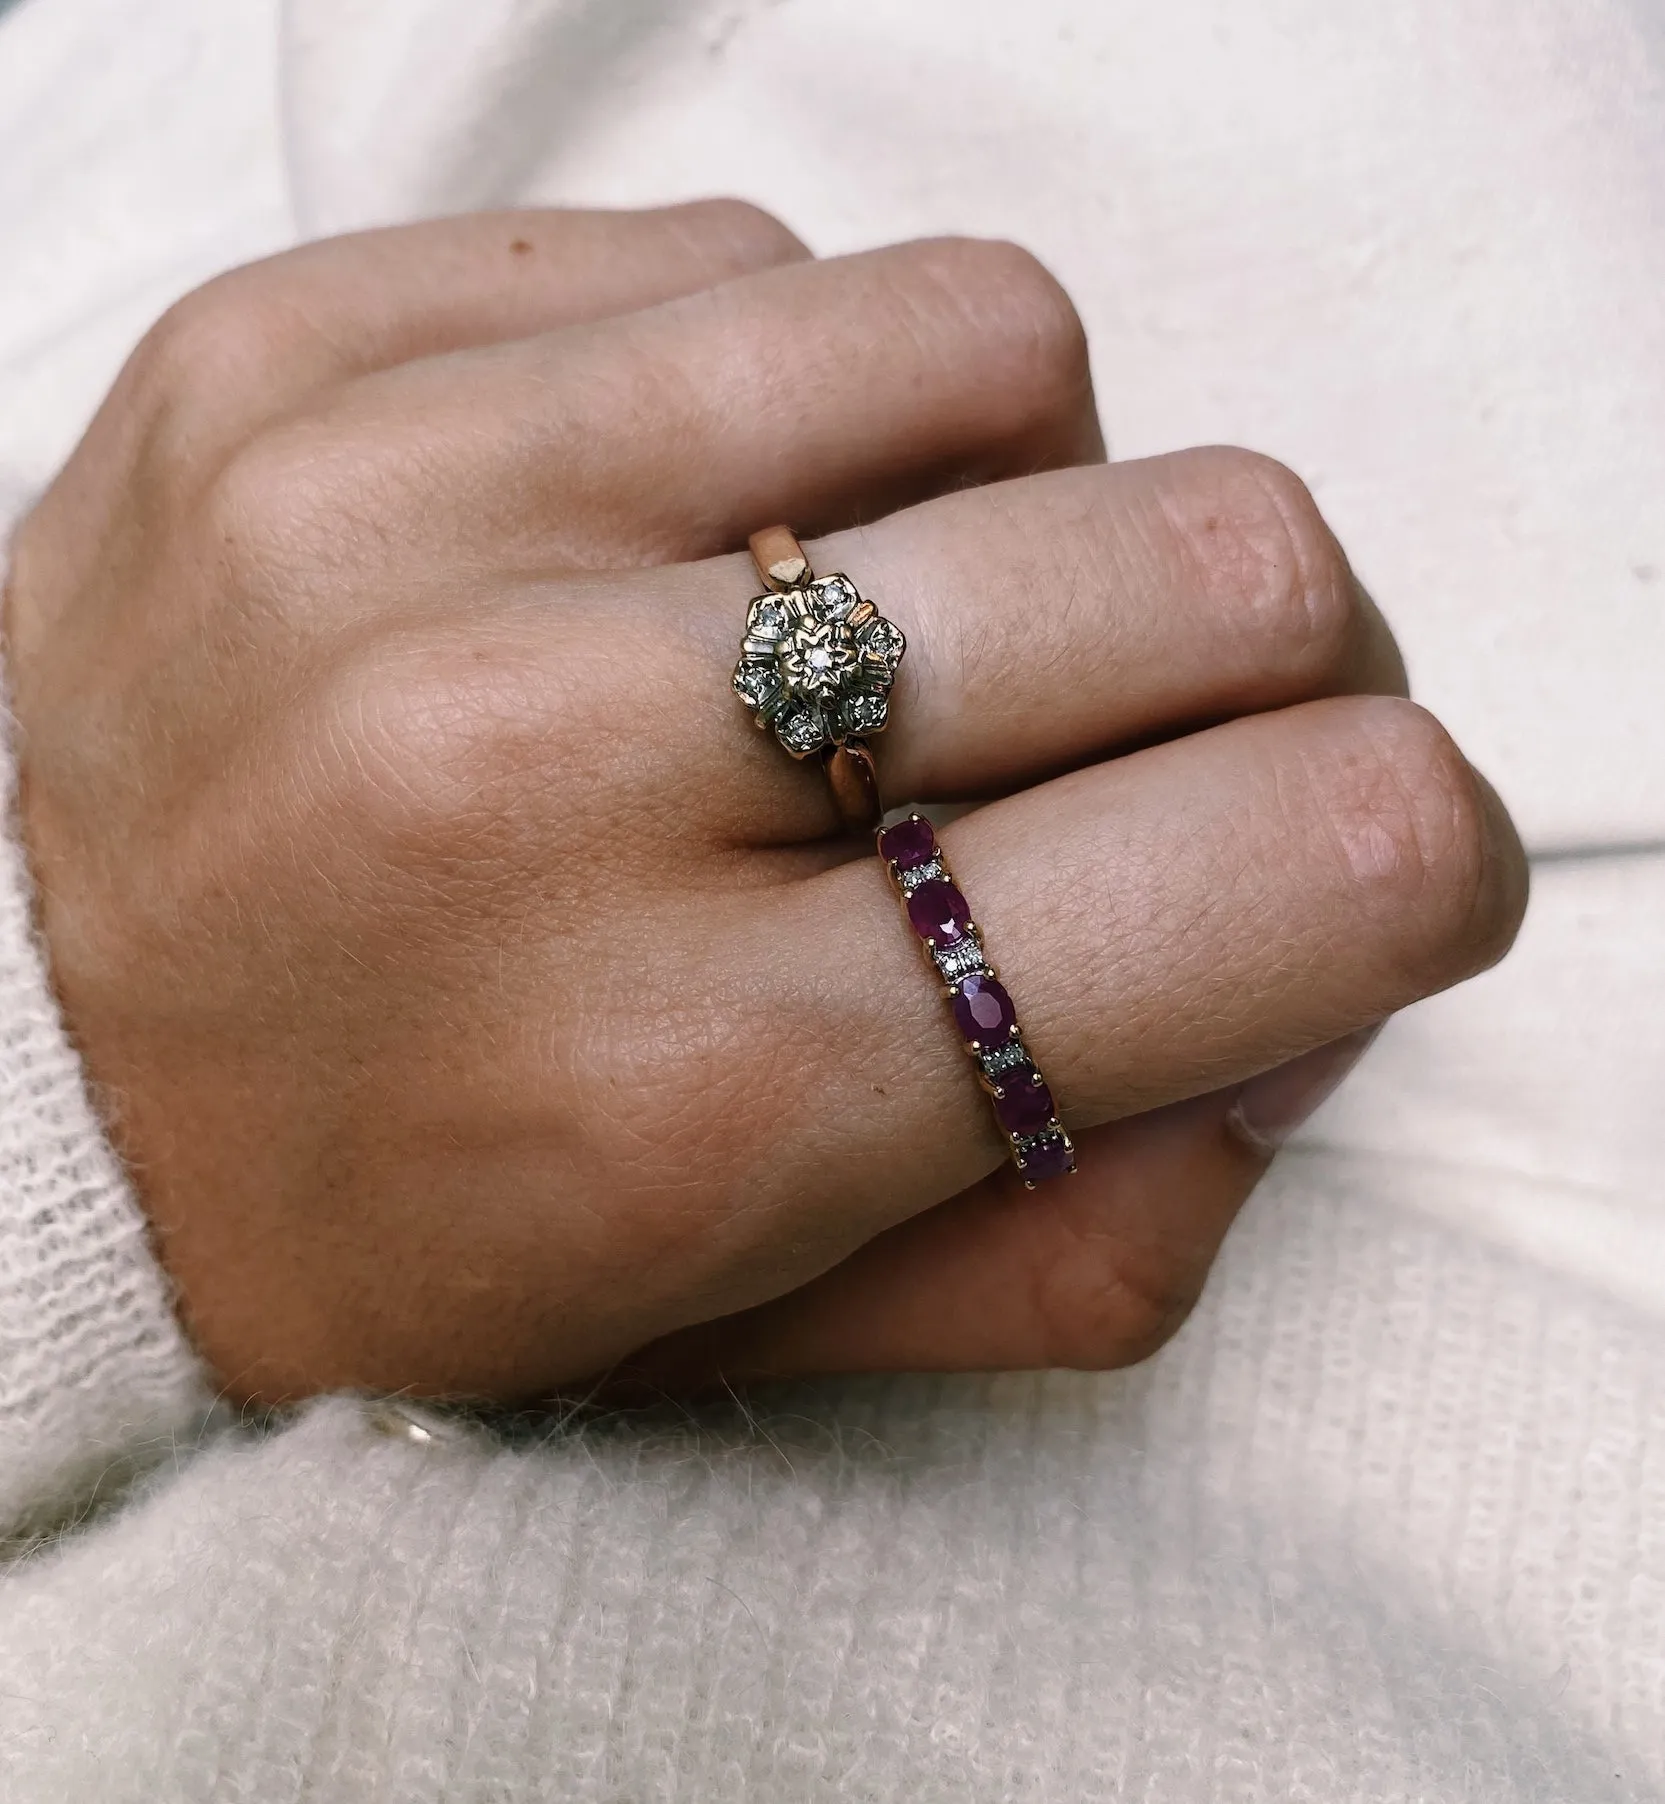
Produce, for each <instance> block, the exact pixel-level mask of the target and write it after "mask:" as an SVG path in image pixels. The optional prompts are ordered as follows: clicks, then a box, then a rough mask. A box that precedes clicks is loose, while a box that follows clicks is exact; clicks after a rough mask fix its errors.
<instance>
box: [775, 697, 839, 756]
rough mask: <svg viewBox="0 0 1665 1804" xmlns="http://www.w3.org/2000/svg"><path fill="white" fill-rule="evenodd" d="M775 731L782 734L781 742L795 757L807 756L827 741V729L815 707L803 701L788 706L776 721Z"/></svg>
mask: <svg viewBox="0 0 1665 1804" xmlns="http://www.w3.org/2000/svg"><path fill="white" fill-rule="evenodd" d="M775 731H776V732H777V733H778V734H779V735H780V742H781V744H782V745H784V746H785V747H786V749H787V750H788V751H789V752H791V753H792V755H793V756H794V757H795V758H805V757H808V755H809V754H810V753H811V752H813V751H816V750H818V749H819V748H820V747H821V746H822V745H823V744H824V743H825V742H826V737H827V729H826V726H825V724H824V722H823V721H822V719H821V715H820V712H819V711H818V710H817V709H815V708H810V707H806V706H805V705H804V704H803V703H802V702H800V703H798V704H796V705H795V706H793V707H791V708H788V709H787V711H786V712H785V713H784V714H783V715H781V717H780V719H779V720H777V721H776V722H775Z"/></svg>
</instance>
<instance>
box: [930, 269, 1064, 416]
mask: <svg viewBox="0 0 1665 1804" xmlns="http://www.w3.org/2000/svg"><path fill="white" fill-rule="evenodd" d="M919 254H920V256H921V258H922V259H923V261H924V263H925V266H926V268H927V269H928V270H929V272H930V274H931V275H932V276H933V277H934V278H935V279H936V280H937V282H938V283H939V284H941V285H942V286H944V287H946V288H947V290H948V291H949V292H950V293H951V295H952V296H953V298H954V300H955V303H956V305H957V306H959V307H960V308H961V309H962V310H963V311H964V312H965V313H966V315H967V316H968V317H969V319H970V321H971V323H972V325H973V326H974V327H975V328H976V329H977V330H978V332H979V335H980V336H981V337H982V338H984V339H985V340H986V341H988V342H989V343H990V344H992V345H994V346H996V347H998V349H999V350H1000V351H1001V352H1003V354H1004V355H1005V357H1006V358H1007V359H1009V360H1010V363H1011V365H1012V366H1013V367H1011V368H1010V369H1009V370H1007V371H1006V372H1004V373H1005V375H1006V376H1007V378H1008V379H1009V380H1011V381H1013V382H1016V383H1022V384H1023V385H1024V386H1023V390H1022V392H1025V393H1027V394H1028V395H1029V396H1030V398H1031V400H1032V402H1033V403H1034V405H1035V407H1036V410H1037V411H1039V412H1055V411H1057V410H1058V409H1059V408H1061V407H1064V406H1071V405H1075V404H1078V403H1079V402H1081V401H1082V399H1083V398H1084V397H1086V396H1088V395H1090V393H1091V387H1092V379H1091V367H1090V359H1089V355H1088V347H1087V329H1086V327H1085V326H1084V325H1083V324H1082V320H1081V315H1080V314H1079V313H1078V312H1077V311H1076V306H1075V303H1074V301H1072V300H1071V299H1070V296H1069V292H1068V290H1067V289H1066V288H1065V287H1064V285H1063V284H1062V283H1061V282H1060V281H1059V280H1058V278H1057V277H1056V276H1055V275H1054V274H1053V273H1052V271H1051V270H1049V269H1048V268H1047V266H1046V265H1045V264H1044V263H1043V262H1041V260H1040V258H1038V257H1037V256H1036V255H1035V254H1034V253H1033V252H1032V251H1028V250H1025V249H1024V248H1023V246H1022V245H1019V244H1014V243H1012V242H1011V241H1010V240H1007V239H986V238H941V239H934V240H927V241H926V242H925V243H923V244H922V245H920V246H919Z"/></svg>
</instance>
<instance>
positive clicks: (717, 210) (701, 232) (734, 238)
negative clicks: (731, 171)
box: [676, 195, 809, 273]
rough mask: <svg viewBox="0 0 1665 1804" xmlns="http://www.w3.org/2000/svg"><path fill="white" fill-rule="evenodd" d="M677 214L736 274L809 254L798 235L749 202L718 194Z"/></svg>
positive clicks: (678, 209)
mask: <svg viewBox="0 0 1665 1804" xmlns="http://www.w3.org/2000/svg"><path fill="white" fill-rule="evenodd" d="M676 211H677V213H678V214H679V215H680V216H681V219H682V221H683V222H684V224H685V225H686V226H687V228H688V229H689V230H690V232H691V233H693V234H694V235H696V236H697V237H698V238H699V239H700V240H701V241H702V243H704V244H706V245H708V246H710V247H711V248H712V249H713V250H714V251H715V253H716V255H717V258H718V261H719V262H720V263H722V264H723V265H725V266H729V267H732V268H733V269H734V271H735V272H736V273H740V272H743V271H746V270H752V269H767V268H769V267H771V266H772V265H774V264H776V263H790V262H793V261H795V260H797V259H798V258H801V257H807V256H808V255H809V251H808V247H807V246H806V245H805V244H804V242H803V240H802V239H801V238H799V237H798V235H797V233H796V232H794V231H792V230H791V229H790V228H789V227H788V226H786V225H785V224H783V223H782V222H781V221H780V220H779V219H777V218H776V217H775V215H774V214H773V213H770V212H768V211H767V210H766V209H765V208H763V207H760V206H757V205H756V204H755V203H754V202H752V201H749V200H738V199H735V198H733V197H731V196H729V195H718V196H715V197H714V198H712V199H709V200H696V201H690V202H688V203H687V204H686V205H685V206H682V207H679V208H677V209H676Z"/></svg>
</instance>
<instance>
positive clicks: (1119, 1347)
mask: <svg viewBox="0 0 1665 1804" xmlns="http://www.w3.org/2000/svg"><path fill="white" fill-rule="evenodd" d="M1057 1208H1058V1214H1057V1215H1055V1216H1054V1217H1053V1222H1052V1227H1053V1230H1054V1231H1053V1232H1052V1233H1050V1234H1047V1235H1045V1236H1041V1235H1037V1236H1036V1244H1037V1245H1040V1246H1042V1247H1044V1249H1045V1250H1044V1251H1043V1252H1042V1253H1041V1254H1040V1255H1039V1256H1038V1258H1037V1263H1036V1265H1035V1267H1034V1269H1033V1271H1032V1273H1031V1281H1030V1290H1029V1306H1030V1312H1031V1317H1032V1321H1033V1324H1034V1333H1035V1337H1036V1340H1037V1342H1038V1352H1039V1355H1040V1358H1041V1359H1042V1360H1044V1362H1045V1363H1046V1364H1047V1365H1050V1366H1059V1367H1064V1368H1067V1369H1070V1370H1074V1371H1081V1372H1108V1371H1113V1370H1115V1369H1116V1368H1118V1367H1120V1366H1128V1365H1134V1364H1136V1363H1137V1362H1138V1361H1139V1360H1141V1359H1147V1358H1149V1357H1150V1355H1151V1354H1153V1353H1154V1352H1156V1351H1157V1349H1158V1348H1159V1347H1161V1346H1163V1345H1164V1344H1165V1343H1166V1342H1167V1341H1168V1340H1170V1339H1171V1338H1172V1337H1173V1335H1174V1334H1175V1333H1177V1332H1178V1330H1179V1328H1180V1327H1181V1326H1182V1325H1183V1323H1184V1322H1185V1319H1186V1317H1187V1316H1189V1315H1190V1313H1191V1311H1192V1310H1193V1309H1194V1308H1195V1307H1196V1303H1197V1299H1198V1297H1199V1296H1200V1295H1201V1292H1202V1277H1203V1275H1204V1274H1199V1273H1197V1272H1194V1271H1191V1270H1189V1269H1187V1268H1186V1267H1185V1266H1184V1265H1183V1264H1182V1263H1181V1262H1180V1261H1178V1260H1176V1259H1174V1258H1172V1257H1170V1256H1169V1255H1167V1254H1166V1253H1164V1252H1162V1251H1160V1250H1146V1249H1142V1248H1139V1247H1135V1246H1133V1245H1130V1244H1129V1243H1128V1242H1126V1241H1124V1240H1122V1239H1120V1238H1119V1237H1117V1236H1115V1235H1113V1234H1110V1233H1107V1232H1105V1231H1104V1230H1103V1229H1102V1228H1101V1227H1096V1226H1095V1225H1094V1224H1093V1223H1092V1221H1091V1220H1090V1218H1087V1217H1084V1218H1083V1219H1082V1220H1081V1221H1076V1220H1075V1219H1074V1218H1073V1216H1072V1214H1071V1213H1070V1212H1068V1211H1067V1210H1066V1209H1065V1207H1064V1205H1062V1204H1059V1205H1058V1206H1057ZM1205 1272H1206V1268H1205Z"/></svg>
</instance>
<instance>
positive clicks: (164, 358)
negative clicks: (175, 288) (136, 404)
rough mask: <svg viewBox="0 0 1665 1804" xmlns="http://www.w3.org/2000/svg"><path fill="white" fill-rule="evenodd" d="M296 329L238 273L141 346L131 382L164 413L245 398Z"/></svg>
mask: <svg viewBox="0 0 1665 1804" xmlns="http://www.w3.org/2000/svg"><path fill="white" fill-rule="evenodd" d="M294 330H295V327H294V321H293V318H292V316H291V315H289V314H288V313H287V312H286V311H285V310H284V309H282V308H281V307H279V306H278V305H277V304H276V303H275V301H274V300H273V298H272V297H271V296H270V295H269V293H268V291H267V287H266V285H265V284H264V283H263V282H261V281H260V280H259V279H257V278H256V277H255V276H254V275H253V274H252V272H251V271H249V270H247V269H241V270H232V271H230V272H228V273H227V274H225V275H221V276H216V277H215V278H214V279H213V280H212V281H210V282H207V283H204V285H203V286H202V287H200V288H195V289H193V290H192V291H191V292H190V293H189V294H187V295H185V296H183V297H182V298H181V299H179V300H177V301H175V302H174V303H173V305H172V306H171V307H169V308H168V310H167V311H166V312H165V313H164V314H163V315H162V317H161V318H160V319H158V320H157V321H156V323H155V324H154V325H153V326H152V327H151V328H150V330H149V331H148V332H147V333H146V334H145V336H144V337H143V338H142V339H141V340H140V341H139V344H138V346H137V348H136V349H135V351H134V353H133V356H132V358H131V360H130V362H129V372H130V380H132V381H133V383H134V384H135V385H136V387H137V389H138V391H139V393H140V395H141V396H142V397H144V398H145V399H147V400H148V401H149V402H150V403H151V404H152V406H153V407H154V408H155V409H156V410H157V411H160V412H163V413H170V412H172V411H173V410H174V409H175V408H177V407H179V406H181V405H183V404H187V403H189V404H194V405H195V406H197V407H202V406H204V405H211V404H212V402H213V400H214V398H215V397H216V396H218V395H224V394H227V393H233V394H235V393H246V392H247V390H248V388H249V386H250V385H251V383H257V382H258V381H259V380H260V379H261V373H262V371H263V370H265V369H266V368H268V367H269V366H270V365H271V364H272V362H273V361H274V360H275V359H276V358H277V357H278V356H279V355H281V353H282V352H283V350H284V349H285V347H286V346H287V345H288V343H289V342H290V340H291V339H292V337H293V334H294Z"/></svg>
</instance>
